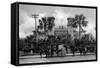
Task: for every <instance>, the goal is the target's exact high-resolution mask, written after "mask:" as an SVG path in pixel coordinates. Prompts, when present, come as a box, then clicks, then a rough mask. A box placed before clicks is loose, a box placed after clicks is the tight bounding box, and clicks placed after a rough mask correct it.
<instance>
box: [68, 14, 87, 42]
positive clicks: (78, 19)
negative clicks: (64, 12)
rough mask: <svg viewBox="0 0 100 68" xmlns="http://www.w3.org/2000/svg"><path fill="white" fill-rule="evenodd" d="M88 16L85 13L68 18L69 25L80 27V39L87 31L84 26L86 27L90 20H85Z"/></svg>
mask: <svg viewBox="0 0 100 68" xmlns="http://www.w3.org/2000/svg"><path fill="white" fill-rule="evenodd" d="M85 19H86V17H85V16H84V15H83V14H80V15H76V16H75V17H74V18H73V17H69V18H67V20H68V25H67V26H71V27H72V28H78V27H79V40H80V35H81V33H82V32H85V31H84V30H83V28H82V27H86V26H87V23H88V21H85Z"/></svg>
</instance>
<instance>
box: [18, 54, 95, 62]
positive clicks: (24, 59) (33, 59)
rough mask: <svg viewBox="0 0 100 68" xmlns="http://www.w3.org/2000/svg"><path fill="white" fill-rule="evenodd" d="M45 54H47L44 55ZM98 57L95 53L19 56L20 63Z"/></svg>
mask: <svg viewBox="0 0 100 68" xmlns="http://www.w3.org/2000/svg"><path fill="white" fill-rule="evenodd" d="M44 56H45V55H44ZM94 59H96V56H95V55H86V56H79V55H77V56H71V55H69V56H66V57H50V58H44V57H43V58H40V56H39V55H35V56H21V57H19V64H25V63H42V62H60V61H78V60H94Z"/></svg>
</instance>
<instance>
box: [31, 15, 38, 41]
mask: <svg viewBox="0 0 100 68" xmlns="http://www.w3.org/2000/svg"><path fill="white" fill-rule="evenodd" d="M38 16H39V15H37V14H33V15H32V18H34V20H35V33H36V34H35V39H36V42H37V21H36V19H37V18H38Z"/></svg>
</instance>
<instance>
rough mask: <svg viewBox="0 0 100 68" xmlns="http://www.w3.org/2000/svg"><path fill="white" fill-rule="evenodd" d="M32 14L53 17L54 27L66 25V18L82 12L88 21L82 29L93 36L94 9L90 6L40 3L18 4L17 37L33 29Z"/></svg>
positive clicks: (21, 36) (29, 32)
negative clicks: (46, 4)
mask: <svg viewBox="0 0 100 68" xmlns="http://www.w3.org/2000/svg"><path fill="white" fill-rule="evenodd" d="M33 14H38V15H39V16H38V18H37V25H39V23H38V19H41V17H44V16H54V17H55V27H57V26H66V27H67V23H68V21H67V18H68V17H75V15H76V14H83V15H84V16H85V17H86V21H88V25H87V27H85V28H84V29H85V30H86V33H90V34H92V35H93V36H94V37H95V27H96V25H95V24H96V10H95V9H90V8H76V7H58V6H40V5H24V4H20V5H19V37H20V38H25V37H26V36H28V35H32V34H33V33H32V31H33V30H34V29H35V20H34V18H32V15H33Z"/></svg>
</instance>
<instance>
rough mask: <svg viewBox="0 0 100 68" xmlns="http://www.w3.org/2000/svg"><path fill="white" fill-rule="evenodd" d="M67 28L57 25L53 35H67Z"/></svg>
mask: <svg viewBox="0 0 100 68" xmlns="http://www.w3.org/2000/svg"><path fill="white" fill-rule="evenodd" d="M67 33H68V30H67V28H66V27H64V26H59V27H57V28H55V30H54V35H55V36H67Z"/></svg>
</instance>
